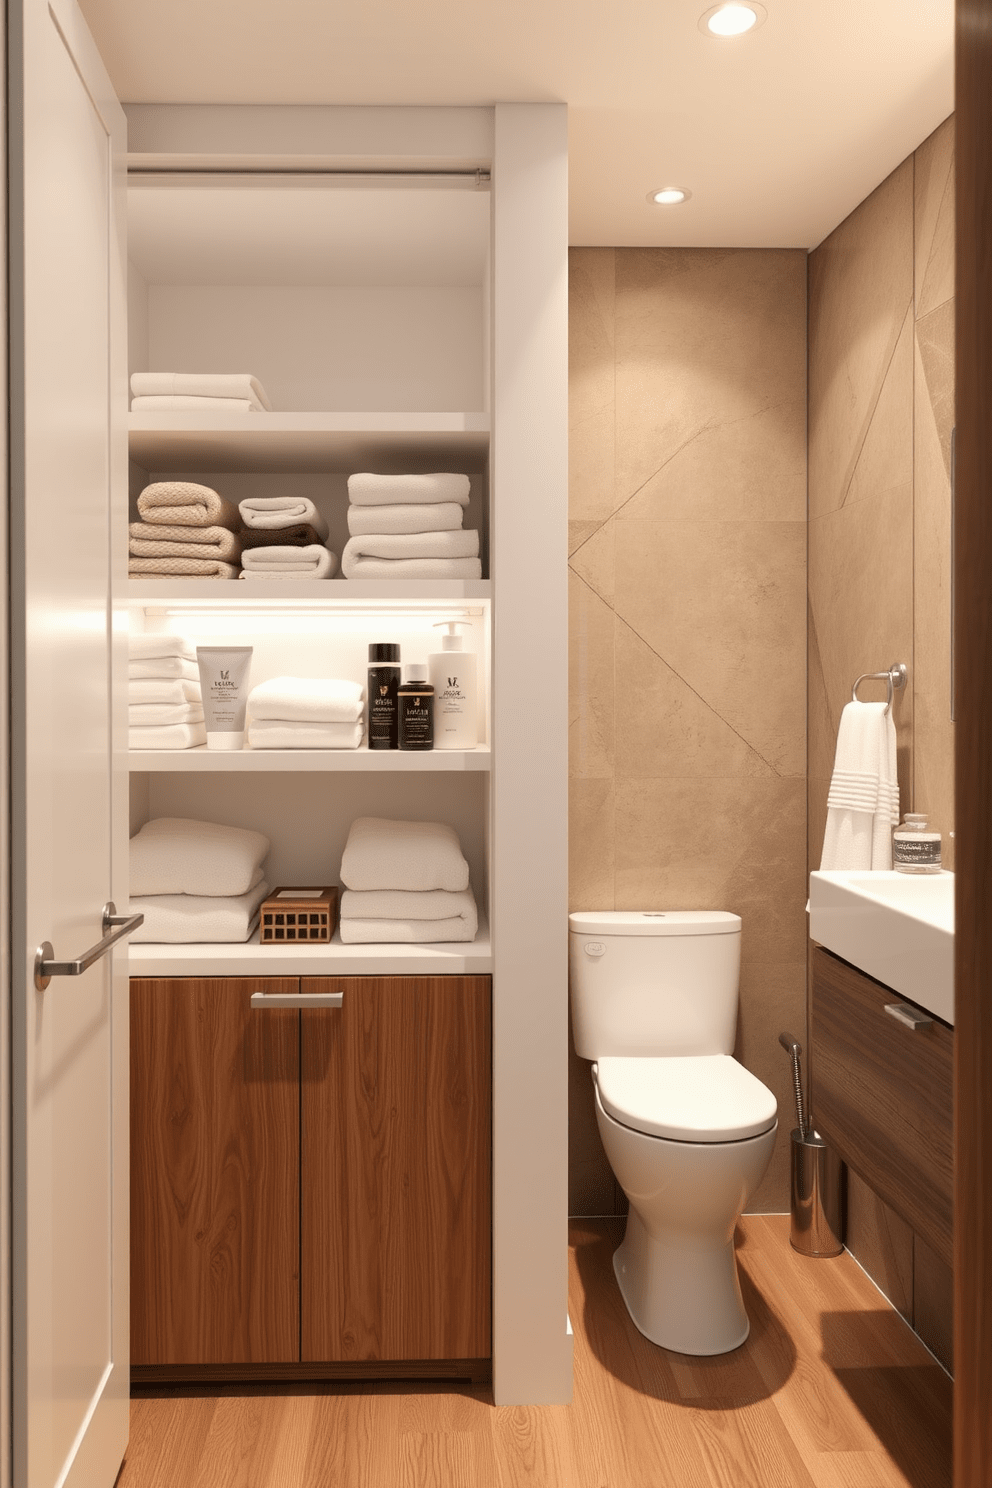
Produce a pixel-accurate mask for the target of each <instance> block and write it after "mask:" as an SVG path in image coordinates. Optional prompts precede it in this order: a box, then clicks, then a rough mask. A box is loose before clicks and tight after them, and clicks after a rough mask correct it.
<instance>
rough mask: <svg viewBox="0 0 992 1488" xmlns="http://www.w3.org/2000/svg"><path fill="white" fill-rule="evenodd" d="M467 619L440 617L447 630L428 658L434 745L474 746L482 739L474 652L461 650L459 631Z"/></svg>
mask: <svg viewBox="0 0 992 1488" xmlns="http://www.w3.org/2000/svg"><path fill="white" fill-rule="evenodd" d="M464 624H465V621H464V620H439V621H438V623H437V624H436V625H435V626H434V629H435V630H444V631H446V634H445V635H444V636H443V637H442V638H441V650H440V651H432V652H431V654H430V656H428V658H427V677H428V681H429V682H430V684H431V686H432V687H433V689H434V748H435V749H474V748H475V746H476V745H477V744H478V742H479V702H478V694H477V693H476V689H475V653H474V652H472V651H463V650H462V638H461V636H460V635H459V634H458V631H459V627H461V626H464Z"/></svg>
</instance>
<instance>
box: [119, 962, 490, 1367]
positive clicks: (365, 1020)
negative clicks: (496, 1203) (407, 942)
mask: <svg viewBox="0 0 992 1488" xmlns="http://www.w3.org/2000/svg"><path fill="white" fill-rule="evenodd" d="M260 991H264V992H266V993H269V994H276V995H277V996H278V995H285V994H287V993H298V992H301V991H302V992H303V993H308V994H309V993H326V992H329V991H335V992H337V991H340V992H342V993H343V1001H342V1006H341V1007H340V1008H333V1009H328V1008H316V1009H314V1008H305V1009H304V1010H303V1011H302V1012H301V1011H297V1010H296V1009H295V1008H294V1009H285V1010H284V1009H280V1008H278V1006H272V1005H268V1006H266V1007H265V1008H264V1009H263V1010H253V1009H252V1007H251V995H252V993H253V992H260ZM490 1024H491V1010H490V979H489V978H488V977H460V976H439V977H395V976H394V977H336V978H328V977H303V978H299V979H296V978H264V979H263V978H232V977H219V978H202V979H198V978H176V979H172V978H163V979H157V978H134V979H132V982H131V1131H132V1135H131V1154H132V1156H131V1215H132V1220H131V1232H132V1233H131V1250H132V1258H131V1277H132V1283H131V1309H132V1363H133V1366H134V1367H135V1370H136V1374H137V1376H138V1377H142V1376H144V1377H150V1376H155V1377H158V1378H163V1377H168V1376H172V1377H182V1376H199V1377H215V1378H226V1377H231V1378H236V1377H258V1378H264V1377H265V1376H266V1375H270V1376H272V1377H292V1376H293V1375H311V1376H312V1375H315V1374H316V1375H320V1374H334V1375H342V1374H356V1375H361V1374H364V1373H375V1374H379V1375H388V1374H389V1373H394V1372H395V1373H408V1372H410V1368H411V1366H412V1365H416V1366H417V1367H416V1369H415V1370H414V1372H417V1373H424V1374H428V1373H432V1372H433V1373H440V1372H443V1373H478V1372H479V1369H480V1365H481V1364H482V1363H483V1361H487V1360H488V1358H489V1355H490V1352H491V1349H490V1315H491V1280H490V1276H491V1172H490V1168H491V1156H490V1148H491V1140H490V1123H491V1116H490V1111H491V1052H490V1051H491V1035H490Z"/></svg>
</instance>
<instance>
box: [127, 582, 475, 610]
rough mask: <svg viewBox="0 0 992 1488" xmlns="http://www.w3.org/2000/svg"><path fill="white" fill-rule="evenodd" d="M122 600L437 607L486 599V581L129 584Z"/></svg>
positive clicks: (148, 604) (172, 604)
mask: <svg viewBox="0 0 992 1488" xmlns="http://www.w3.org/2000/svg"><path fill="white" fill-rule="evenodd" d="M126 595H127V601H128V603H129V604H140V605H142V606H143V607H145V608H158V609H164V608H168V609H174V608H182V607H183V606H186V607H188V608H191V609H192V608H195V609H200V608H205V607H207V606H211V607H212V606H216V607H217V608H220V609H223V608H225V607H230V606H234V605H244V604H245V602H246V601H248V600H250V601H252V602H255V603H260V604H264V605H274V606H284V607H285V606H295V605H299V604H300V603H304V602H305V603H306V604H307V605H309V604H310V603H311V602H313V601H315V600H319V601H323V602H324V603H325V604H329V605H335V604H336V605H347V604H349V603H353V602H355V601H359V602H362V601H372V602H374V603H375V604H376V605H389V604H410V603H413V604H416V605H418V606H422V607H424V608H427V609H430V608H435V609H436V608H437V606H438V603H439V602H442V603H443V602H444V601H445V600H453V599H490V598H491V596H492V583H491V581H490V580H489V579H299V580H297V579H293V580H288V579H268V580H266V579H177V578H173V577H169V578H168V579H129V580H128V583H127V590H126Z"/></svg>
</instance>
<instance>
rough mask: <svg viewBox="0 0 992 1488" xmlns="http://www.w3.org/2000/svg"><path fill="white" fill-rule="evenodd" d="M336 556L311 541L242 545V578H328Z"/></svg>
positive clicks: (331, 575) (332, 571)
mask: <svg viewBox="0 0 992 1488" xmlns="http://www.w3.org/2000/svg"><path fill="white" fill-rule="evenodd" d="M337 568H338V555H337V554H336V553H332V552H331V550H330V548H323V547H320V546H319V545H318V544H317V543H311V544H310V546H309V547H307V548H288V547H282V546H279V547H273V548H246V549H245V551H244V552H243V553H242V555H241V577H242V578H243V579H331V578H333V577H334V575H335V574H336V573H337Z"/></svg>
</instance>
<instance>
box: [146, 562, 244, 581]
mask: <svg viewBox="0 0 992 1488" xmlns="http://www.w3.org/2000/svg"><path fill="white" fill-rule="evenodd" d="M127 571H128V573H129V574H130V576H131V577H132V578H133V579H167V578H183V579H236V578H237V577H238V575H239V574H240V573H241V570H240V568H239V567H238V565H237V564H236V563H224V562H222V561H221V559H220V558H130V559H129V560H128V565H127Z"/></svg>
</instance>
